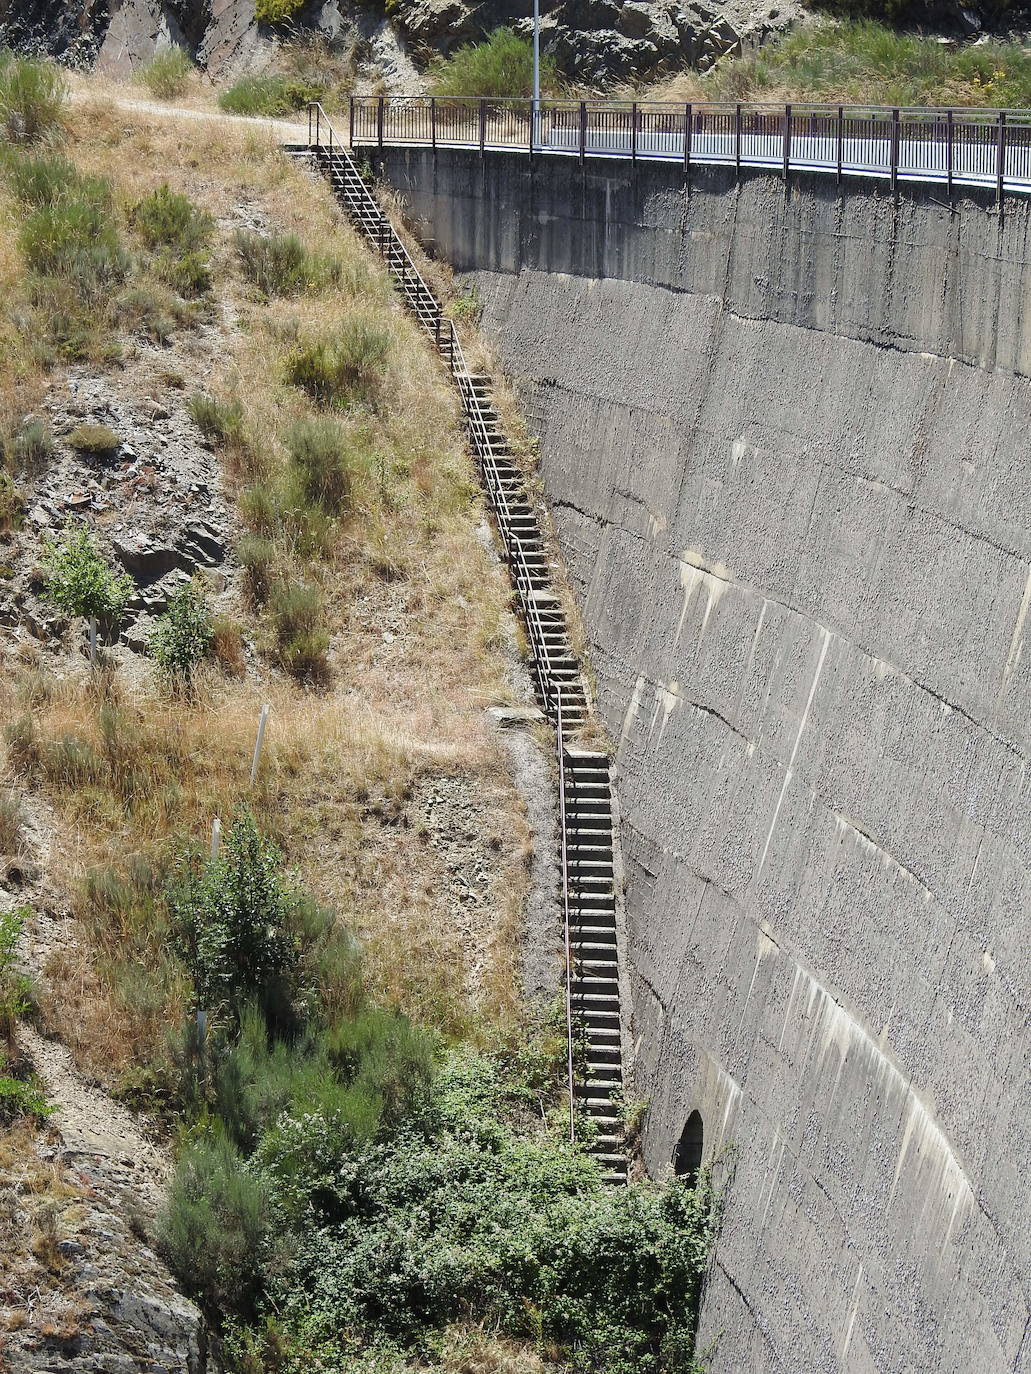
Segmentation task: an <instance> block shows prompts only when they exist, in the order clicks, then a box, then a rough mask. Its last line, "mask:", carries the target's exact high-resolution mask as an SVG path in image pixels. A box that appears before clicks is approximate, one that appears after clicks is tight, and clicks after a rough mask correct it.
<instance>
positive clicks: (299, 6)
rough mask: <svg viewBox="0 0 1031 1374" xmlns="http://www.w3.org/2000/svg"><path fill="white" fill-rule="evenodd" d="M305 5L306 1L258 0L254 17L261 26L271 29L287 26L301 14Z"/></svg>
mask: <svg viewBox="0 0 1031 1374" xmlns="http://www.w3.org/2000/svg"><path fill="white" fill-rule="evenodd" d="M304 5H305V0H257V3H256V4H255V6H254V17H255V18H256V19H257V21H258V23H259V24H268V25H269V26H270V27H272V26H275V25H276V24H285V23H287V22H288V21H289V20H291V19H293V18H294V17H295V16H296V15H298V14H300V12H301V10H303V9H304Z"/></svg>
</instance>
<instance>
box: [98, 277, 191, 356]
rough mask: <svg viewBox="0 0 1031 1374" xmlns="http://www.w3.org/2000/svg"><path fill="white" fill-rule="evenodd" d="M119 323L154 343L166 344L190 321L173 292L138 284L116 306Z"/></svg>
mask: <svg viewBox="0 0 1031 1374" xmlns="http://www.w3.org/2000/svg"><path fill="white" fill-rule="evenodd" d="M115 315H116V318H117V320H118V323H119V324H120V325H121V326H122V327H123V328H124V329H127V330H128V331H129V333H130V334H136V335H139V336H141V337H142V338H145V339H151V340H153V342H154V343H158V344H165V343H167V342H168V340H169V339H170V338H171V337H172V335H173V334H174V333H175V329H176V326H177V325H178V324H181V323H182V322H183V321H184V320H187V319H189V317H190V316H189V309H188V308H187V307H186V306H184V305H183V303H182V301H179V300H177V299H176V297H175V296H174V295H172V294H171V293H170V292H169V291H166V290H164V289H163V288H161V287H157V286H153V285H151V284H150V283H149V282H138V283H137V284H136V285H135V286H130V287H129V288H128V289H127V290H125V291H123V292H122V293H121V295H120V296H119V297H118V299H117V301H116V302H115Z"/></svg>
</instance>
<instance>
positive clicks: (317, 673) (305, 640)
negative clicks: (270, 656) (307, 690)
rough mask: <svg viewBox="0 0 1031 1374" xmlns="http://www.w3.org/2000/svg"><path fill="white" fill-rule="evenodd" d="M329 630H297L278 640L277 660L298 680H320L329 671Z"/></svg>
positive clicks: (322, 679)
mask: <svg viewBox="0 0 1031 1374" xmlns="http://www.w3.org/2000/svg"><path fill="white" fill-rule="evenodd" d="M328 653H329V631H328V630H324V629H314V630H298V631H296V633H294V634H292V635H289V636H288V637H287V638H285V639H281V640H280V644H279V661H280V663H281V664H282V665H283V667H284V668H285V669H286V671H287V672H288V673H289V674H290V676H291V677H295V678H297V680H298V681H299V682H322V681H324V679H325V678H326V676H327V674H328V672H329V660H328V657H327V655H328Z"/></svg>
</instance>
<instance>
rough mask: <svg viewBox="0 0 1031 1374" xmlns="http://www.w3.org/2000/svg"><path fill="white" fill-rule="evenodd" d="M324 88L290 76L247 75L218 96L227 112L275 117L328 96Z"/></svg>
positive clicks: (219, 101)
mask: <svg viewBox="0 0 1031 1374" xmlns="http://www.w3.org/2000/svg"><path fill="white" fill-rule="evenodd" d="M325 94H326V91H325V87H323V86H320V85H312V84H310V83H308V82H306V81H303V80H298V79H297V78H295V77H288V76H244V77H241V78H240V80H239V81H237V82H236V84H235V85H233V86H230V87H229V89H228V90H226V91H223V92H222V94H221V95H220V96H219V97H218V103H219V105H220V107H221V108H222V109H223V110H225V111H226V113H227V114H238V115H264V116H265V117H267V118H270V119H275V118H278V117H279V116H280V115H287V114H292V113H293V112H294V111H295V110H302V109H304V107H305V105H307V104H308V103H309V102H310V101H312V100H322V99H323V98H324V97H325Z"/></svg>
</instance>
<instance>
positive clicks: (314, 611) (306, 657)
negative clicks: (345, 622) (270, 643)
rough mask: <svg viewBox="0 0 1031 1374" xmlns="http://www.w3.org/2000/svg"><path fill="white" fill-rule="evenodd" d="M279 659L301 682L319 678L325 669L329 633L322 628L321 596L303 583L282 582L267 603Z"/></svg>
mask: <svg viewBox="0 0 1031 1374" xmlns="http://www.w3.org/2000/svg"><path fill="white" fill-rule="evenodd" d="M269 606H270V609H271V611H272V620H273V625H274V627H275V634H276V644H277V647H278V650H279V660H280V662H281V663H282V665H283V667H284V668H285V669H286V670H287V672H288V673H291V674H292V675H293V676H294V677H297V678H300V679H302V680H303V679H312V680H314V679H318V678H320V677H322V676H324V675H325V673H326V670H327V663H326V652H327V650H328V649H329V633H328V631H327V630H325V629H324V628H323V626H322V621H323V616H324V611H323V605H322V597H321V595H320V594H319V592H318V590H317V589H316V588H315V587H311V586H309V585H307V584H306V583H304V582H281V583H279V585H278V586H276V587H274V588H273V590H272V595H271V597H270V600H269Z"/></svg>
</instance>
